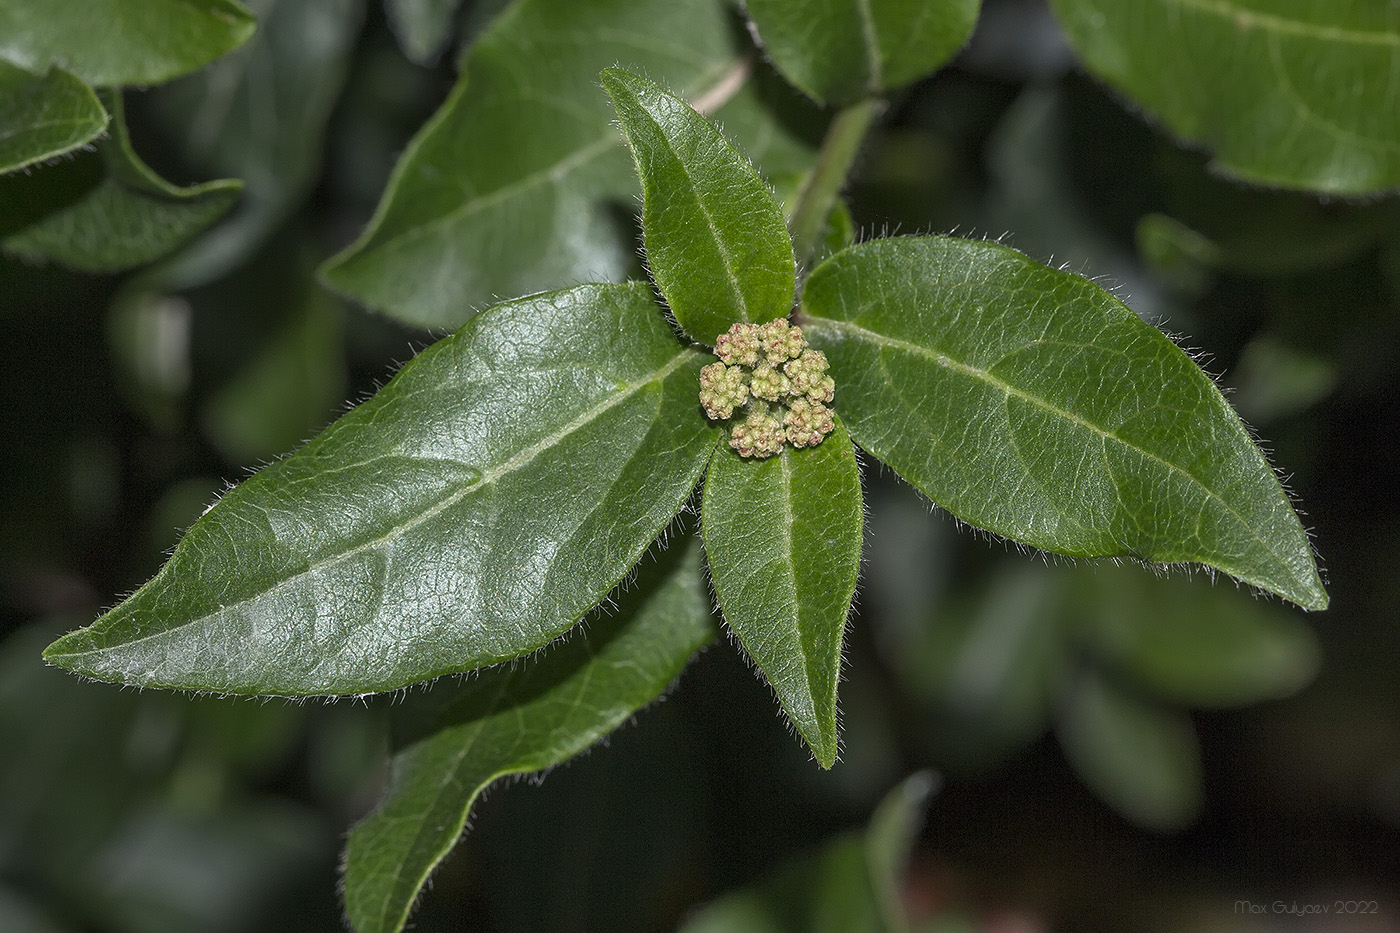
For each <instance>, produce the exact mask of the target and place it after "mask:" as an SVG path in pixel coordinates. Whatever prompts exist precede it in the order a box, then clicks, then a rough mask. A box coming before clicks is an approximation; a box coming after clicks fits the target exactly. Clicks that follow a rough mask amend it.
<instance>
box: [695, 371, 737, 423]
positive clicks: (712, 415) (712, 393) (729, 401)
mask: <svg viewBox="0 0 1400 933" xmlns="http://www.w3.org/2000/svg"><path fill="white" fill-rule="evenodd" d="M748 397H749V387H748V385H747V384H746V382H745V377H744V371H743V370H742V369H740V368H739V367H738V366H725V365H724V364H723V363H711V364H710V365H709V366H706V367H704V368H703V369H701V370H700V405H701V407H702V408H704V409H705V415H706V417H708V418H709V419H710V420H711V421H718V420H721V419H723V418H729V417H732V416H733V414H734V409H736V408H738V407H739V406H740V405H743V404H744V402H746V401H747V400H748Z"/></svg>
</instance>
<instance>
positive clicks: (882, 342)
mask: <svg viewBox="0 0 1400 933" xmlns="http://www.w3.org/2000/svg"><path fill="white" fill-rule="evenodd" d="M804 310H805V309H804ZM803 316H804V318H805V320H804V321H803V325H804V327H806V326H807V325H808V322H811V323H812V324H815V325H816V329H817V330H821V329H822V328H824V327H825V328H828V329H830V330H833V331H837V332H842V333H847V334H851V335H853V336H855V337H857V338H859V339H862V340H866V341H868V342H870V343H873V344H876V345H878V346H883V347H890V348H893V349H897V350H902V351H904V352H906V353H914V354H917V355H919V356H924V357H927V358H928V359H931V360H933V361H934V362H936V363H938V364H939V365H941V366H945V367H947V368H949V369H953V370H956V371H958V372H961V373H963V374H964V375H967V376H971V377H973V378H974V379H978V380H981V381H982V382H985V383H987V384H988V385H990V386H992V387H993V388H996V389H999V390H1000V391H1002V392H1004V393H1006V394H1007V395H1008V396H1015V397H1017V398H1019V399H1021V400H1022V401H1024V402H1027V403H1029V404H1031V405H1034V406H1036V407H1038V408H1041V409H1044V410H1045V411H1048V412H1050V413H1051V414H1054V415H1057V416H1059V417H1061V418H1064V419H1065V420H1067V421H1070V422H1072V423H1074V424H1077V425H1079V426H1080V427H1083V428H1086V429H1088V430H1090V431H1092V432H1094V433H1095V434H1098V435H1099V436H1100V437H1102V438H1104V439H1106V440H1111V441H1115V442H1117V443H1119V444H1121V445H1123V446H1124V447H1126V448H1128V449H1129V450H1132V451H1135V452H1137V453H1139V454H1141V455H1142V456H1144V457H1147V458H1149V459H1151V460H1155V461H1156V462H1157V463H1160V464H1162V465H1163V466H1164V467H1166V468H1167V469H1168V470H1171V471H1174V472H1176V473H1179V474H1181V475H1182V476H1185V477H1186V478H1187V479H1189V480H1191V482H1192V483H1194V484H1195V485H1196V486H1198V487H1199V488H1200V489H1202V490H1203V491H1204V492H1205V493H1206V495H1207V496H1209V497H1210V498H1211V499H1212V500H1214V501H1215V502H1217V503H1219V504H1220V506H1222V507H1223V508H1224V509H1225V510H1226V511H1227V512H1229V513H1230V515H1231V516H1232V517H1234V519H1235V521H1237V522H1238V523H1239V524H1240V526H1241V527H1243V528H1244V529H1245V530H1246V531H1247V532H1249V534H1250V536H1251V537H1253V538H1254V540H1255V541H1257V542H1259V544H1260V545H1262V546H1263V547H1264V549H1265V550H1266V551H1268V552H1269V553H1270V554H1271V555H1273V557H1274V559H1275V560H1276V561H1277V562H1278V566H1280V567H1282V568H1284V569H1285V570H1286V571H1287V573H1288V575H1289V577H1290V578H1291V579H1292V580H1293V581H1294V582H1295V583H1298V584H1301V585H1302V587H1303V589H1304V590H1305V591H1308V590H1311V589H1312V588H1313V587H1312V586H1311V581H1308V580H1303V579H1300V578H1299V577H1298V576H1297V575H1296V574H1295V573H1294V571H1293V567H1292V564H1290V563H1289V562H1288V561H1287V560H1285V559H1284V558H1283V556H1282V555H1281V554H1280V553H1279V552H1278V551H1277V550H1275V549H1274V547H1273V545H1272V544H1270V543H1269V541H1268V540H1266V539H1265V538H1264V537H1263V536H1262V535H1261V534H1260V533H1259V531H1258V530H1257V529H1255V527H1254V526H1253V525H1252V524H1251V523H1250V522H1248V521H1246V520H1245V518H1244V516H1242V515H1241V514H1240V513H1239V511H1237V510H1236V509H1235V508H1234V507H1233V506H1232V505H1230V503H1229V502H1228V501H1226V500H1225V498H1224V497H1222V496H1221V495H1220V494H1219V493H1218V492H1216V491H1215V490H1214V489H1212V488H1211V487H1210V486H1208V485H1206V483H1205V482H1204V481H1203V480H1202V479H1200V478H1199V477H1198V476H1196V475H1195V474H1194V473H1192V472H1191V471H1190V470H1187V469H1186V468H1184V467H1182V466H1179V465H1177V464H1175V463H1172V462H1170V461H1168V460H1164V459H1162V458H1161V457H1159V456H1158V455H1157V454H1155V453H1153V452H1152V451H1150V450H1144V449H1143V448H1141V447H1139V446H1137V445H1136V444H1134V443H1132V442H1131V441H1128V440H1126V439H1124V438H1123V437H1120V436H1119V435H1117V434H1115V433H1113V432H1112V431H1110V430H1108V429H1107V428H1105V427H1102V426H1101V425H1097V424H1094V423H1093V422H1092V421H1088V420H1086V419H1085V418H1082V417H1080V416H1079V415H1077V414H1075V413H1074V412H1072V411H1067V410H1065V409H1063V408H1060V407H1059V406H1057V405H1053V404H1051V403H1050V402H1049V401H1048V400H1046V399H1043V398H1041V397H1039V396H1037V395H1032V394H1030V393H1029V392H1026V391H1024V390H1022V389H1020V388H1017V387H1016V386H1014V385H1012V384H1011V383H1009V382H1006V381H1004V380H1002V379H998V378H997V377H996V376H994V375H992V373H991V372H989V371H988V370H985V369H981V368H980V367H977V366H973V365H971V364H969V363H964V362H962V361H961V360H956V359H953V358H952V357H951V356H948V355H946V354H943V353H940V352H938V351H937V350H934V349H932V348H930V347H923V346H920V345H919V344H916V343H910V342H909V341H907V340H900V339H899V338H896V337H889V336H886V335H884V334H881V333H877V332H876V331H873V330H869V329H867V328H864V327H861V326H860V325H859V324H856V323H853V322H851V321H839V320H836V319H833V318H827V317H821V316H820V315H815V314H812V313H811V311H809V310H805V313H804V315H803ZM1221 569H1225V570H1228V569H1229V568H1228V567H1223V566H1222V568H1221Z"/></svg>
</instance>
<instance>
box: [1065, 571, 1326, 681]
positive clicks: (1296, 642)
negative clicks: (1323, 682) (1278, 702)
mask: <svg viewBox="0 0 1400 933" xmlns="http://www.w3.org/2000/svg"><path fill="white" fill-rule="evenodd" d="M1079 590H1080V599H1079V605H1078V607H1077V614H1078V616H1079V622H1080V625H1081V627H1082V630H1083V632H1084V635H1085V637H1086V638H1087V639H1088V641H1089V648H1090V650H1091V651H1093V653H1094V654H1095V655H1096V656H1097V657H1098V658H1099V659H1100V660H1101V661H1102V662H1103V663H1104V664H1106V665H1109V666H1111V667H1112V668H1113V669H1114V670H1116V671H1118V672H1119V673H1120V674H1122V675H1123V676H1125V677H1128V678H1131V679H1132V680H1133V682H1134V683H1135V684H1137V685H1138V686H1139V687H1140V688H1141V689H1143V690H1145V691H1149V692H1150V693H1152V695H1154V696H1156V697H1160V698H1162V699H1164V700H1167V701H1168V702H1171V703H1176V704H1179V705H1185V706H1191V707H1197V708H1199V707H1225V706H1243V705H1246V704H1249V703H1258V702H1260V701H1261V700H1272V699H1278V698H1280V697H1286V696H1290V695H1291V694H1293V693H1296V692H1297V691H1298V690H1300V689H1301V688H1302V687H1304V686H1306V685H1307V684H1308V683H1309V682H1310V681H1311V680H1312V679H1313V677H1314V676H1315V675H1316V673H1317V669H1318V663H1319V660H1320V656H1319V654H1320V653H1319V650H1318V646H1317V639H1316V637H1315V636H1314V635H1313V632H1312V629H1311V628H1309V627H1308V625H1307V624H1306V623H1305V622H1303V621H1302V620H1301V619H1299V618H1297V617H1296V616H1295V615H1294V614H1293V613H1290V612H1286V611H1284V610H1283V609H1281V608H1280V607H1278V606H1270V605H1268V604H1266V603H1261V602H1259V601H1257V600H1254V599H1251V598H1249V596H1248V595H1246V594H1244V593H1239V592H1236V591H1234V590H1233V589H1223V588H1212V587H1208V586H1204V585H1199V584H1198V585H1191V584H1189V583H1187V582H1186V581H1183V580H1159V579H1155V578H1153V577H1149V576H1147V575H1146V574H1140V573H1134V574H1129V573H1117V572H1113V571H1111V570H1109V569H1107V568H1102V569H1101V572H1100V573H1095V574H1084V575H1082V576H1081V577H1080V578H1079Z"/></svg>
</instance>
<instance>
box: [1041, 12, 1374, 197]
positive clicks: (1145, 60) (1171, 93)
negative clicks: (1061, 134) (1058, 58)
mask: <svg viewBox="0 0 1400 933" xmlns="http://www.w3.org/2000/svg"><path fill="white" fill-rule="evenodd" d="M1051 7H1052V8H1054V10H1055V12H1056V14H1057V15H1058V16H1059V19H1060V22H1061V23H1062V24H1063V25H1064V28H1065V31H1066V33H1067V34H1068V36H1069V40H1070V44H1071V45H1073V46H1074V48H1075V51H1076V52H1078V53H1079V56H1080V57H1081V58H1082V59H1083V60H1084V63H1085V65H1086V66H1087V67H1088V68H1089V70H1090V71H1092V72H1093V73H1094V74H1095V75H1097V76H1098V77H1100V78H1102V79H1103V80H1104V81H1106V82H1108V83H1109V84H1110V85H1112V86H1113V87H1115V88H1116V89H1118V90H1119V91H1121V92H1123V93H1124V94H1127V95H1128V96H1129V97H1131V98H1132V99H1133V100H1134V101H1135V102H1136V103H1138V104H1140V105H1141V106H1142V107H1144V108H1146V109H1147V111H1148V112H1149V113H1150V114H1152V115H1153V116H1154V117H1155V118H1157V119H1159V120H1161V121H1162V122H1163V123H1165V124H1166V125H1167V127H1168V128H1170V129H1171V131H1172V132H1173V133H1175V134H1177V135H1178V136H1180V137H1182V138H1183V139H1185V140H1186V141H1188V142H1191V143H1197V144H1200V145H1203V146H1205V147H1206V148H1207V149H1208V150H1210V152H1211V153H1212V154H1213V155H1214V157H1215V162H1214V165H1215V167H1216V168H1219V169H1221V170H1224V171H1226V172H1229V173H1230V174H1233V175H1235V176H1237V177H1239V178H1243V179H1247V180H1249V181H1253V182H1258V183H1261V184H1266V185H1277V186H1280V187H1285V188H1305V189H1311V190H1314V191H1321V192H1326V193H1328V194H1365V193H1367V192H1373V191H1380V190H1384V189H1390V188H1395V187H1396V186H1397V185H1400V123H1397V122H1396V120H1395V119H1394V114H1395V112H1396V110H1397V108H1400V86H1396V85H1395V83H1394V82H1393V81H1392V80H1391V76H1392V75H1394V74H1395V73H1396V72H1397V71H1400V10H1397V9H1396V8H1395V7H1394V6H1393V5H1389V4H1384V3H1372V4H1365V3H1360V4H1341V3H1336V2H1334V0H1294V2H1290V3H1287V4H1279V3H1271V2H1265V0H1052V2H1051Z"/></svg>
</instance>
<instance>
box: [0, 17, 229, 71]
mask: <svg viewBox="0 0 1400 933" xmlns="http://www.w3.org/2000/svg"><path fill="white" fill-rule="evenodd" d="M255 26H256V23H255V22H254V20H253V17H252V15H251V14H250V13H249V12H248V11H247V10H245V9H244V8H243V7H241V6H239V5H238V4H237V3H234V2H233V0H140V2H136V3H133V2H131V0H43V2H42V3H36V2H34V0H0V58H6V59H9V60H10V61H12V62H14V63H15V64H17V65H19V66H21V67H23V68H28V69H29V70H30V71H45V70H47V69H48V68H49V66H50V65H58V66H59V67H60V68H64V69H66V70H68V71H71V72H73V73H74V74H76V75H77V76H78V77H80V78H82V79H83V80H84V81H86V82H87V83H89V84H95V85H100V86H108V85H120V84H158V83H159V82H161V81H167V80H169V79H171V78H173V77H175V76H177V75H182V74H185V73H186V72H190V71H194V70H195V69H197V68H202V67H203V66H204V65H207V64H208V63H209V62H211V61H213V60H214V59H216V58H218V57H219V56H220V55H223V54H224V53H225V52H228V51H231V50H232V49H235V48H237V47H238V46H239V45H241V44H243V43H244V42H246V41H247V39H248V37H249V36H251V35H252V34H253V30H254V28H255Z"/></svg>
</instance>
